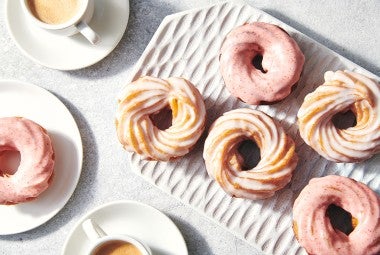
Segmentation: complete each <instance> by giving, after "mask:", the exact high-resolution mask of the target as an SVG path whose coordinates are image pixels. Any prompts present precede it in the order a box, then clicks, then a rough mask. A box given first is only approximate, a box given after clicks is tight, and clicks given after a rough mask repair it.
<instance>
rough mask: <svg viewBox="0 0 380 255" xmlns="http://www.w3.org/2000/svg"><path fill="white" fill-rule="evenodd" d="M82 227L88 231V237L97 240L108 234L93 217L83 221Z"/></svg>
mask: <svg viewBox="0 0 380 255" xmlns="http://www.w3.org/2000/svg"><path fill="white" fill-rule="evenodd" d="M82 228H83V230H84V232H85V233H86V235H87V237H88V239H90V240H91V241H95V240H96V239H98V238H101V237H103V236H106V235H107V234H106V232H104V230H103V229H102V228H101V227H100V226H99V225H98V224H96V223H95V222H94V221H93V220H92V219H87V220H85V221H84V222H83V223H82Z"/></svg>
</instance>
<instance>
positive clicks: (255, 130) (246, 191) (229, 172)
mask: <svg viewBox="0 0 380 255" xmlns="http://www.w3.org/2000/svg"><path fill="white" fill-rule="evenodd" d="M245 140H252V141H254V142H255V143H256V144H257V146H258V147H259V148H260V156H261V159H260V161H259V162H258V164H257V166H256V167H254V168H252V169H250V170H246V171H244V170H243V167H242V166H243V164H244V159H243V157H242V156H241V154H240V153H239V151H238V148H239V145H240V144H241V142H243V141H245ZM203 158H204V160H205V164H206V169H207V172H208V174H209V175H210V176H211V177H212V178H213V179H215V180H216V182H217V183H218V184H219V185H220V186H221V187H222V188H223V190H224V191H225V192H226V193H228V194H229V195H231V196H234V197H240V198H247V199H252V200H257V199H264V198H267V197H270V196H273V195H274V193H275V191H277V190H279V189H281V188H283V187H284V186H285V185H286V184H287V183H289V181H290V179H291V177H292V173H293V170H294V169H295V167H296V165H297V161H298V157H297V154H296V152H295V144H294V141H293V139H292V138H291V137H290V136H288V135H286V134H285V131H284V129H283V128H282V127H281V126H279V125H278V124H276V123H275V122H274V121H273V119H272V118H271V117H269V116H268V115H266V114H265V113H263V112H260V111H257V110H253V109H245V108H241V109H235V110H232V111H229V112H226V113H224V114H223V116H221V117H219V118H218V119H217V120H216V121H215V122H214V123H213V124H212V126H211V128H210V131H209V134H208V136H207V138H206V141H205V144H204V152H203Z"/></svg>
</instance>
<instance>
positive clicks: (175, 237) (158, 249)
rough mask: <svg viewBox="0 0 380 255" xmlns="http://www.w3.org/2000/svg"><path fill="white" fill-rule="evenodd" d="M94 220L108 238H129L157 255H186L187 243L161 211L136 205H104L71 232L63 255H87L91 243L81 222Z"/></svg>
mask: <svg viewBox="0 0 380 255" xmlns="http://www.w3.org/2000/svg"><path fill="white" fill-rule="evenodd" d="M89 218H91V219H93V220H94V221H95V222H96V223H98V225H99V226H100V227H101V228H102V229H103V230H104V231H105V232H106V233H107V234H127V235H130V236H133V237H135V238H136V239H138V240H141V241H142V242H144V243H145V244H147V245H148V246H149V247H150V248H151V250H152V253H153V254H154V255H178V254H180V255H187V254H188V253H187V248H186V243H185V241H184V239H183V237H182V234H181V232H180V231H179V230H178V228H177V227H176V225H175V224H174V223H173V222H172V221H171V220H170V219H169V218H168V217H167V216H166V215H165V214H163V213H162V212H160V211H159V210H157V209H155V208H153V207H151V206H149V205H146V204H142V203H139V202H135V201H126V200H124V201H115V202H111V203H108V204H105V205H101V206H99V207H97V208H95V209H94V210H93V211H91V212H89V213H88V214H87V215H85V216H84V217H83V218H82V219H80V220H79V222H78V223H77V225H76V226H75V227H74V229H73V230H72V231H71V232H70V234H69V236H68V238H67V240H66V242H65V244H64V247H63V251H62V255H72V254H86V253H85V251H86V250H87V249H88V248H89V244H90V241H89V240H88V239H87V237H86V235H85V233H84V231H83V230H82V222H83V221H85V220H86V219H89Z"/></svg>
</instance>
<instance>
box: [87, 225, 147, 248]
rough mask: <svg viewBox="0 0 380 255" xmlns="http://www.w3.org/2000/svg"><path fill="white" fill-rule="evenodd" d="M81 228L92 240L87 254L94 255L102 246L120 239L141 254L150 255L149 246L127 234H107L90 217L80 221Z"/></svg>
mask: <svg viewBox="0 0 380 255" xmlns="http://www.w3.org/2000/svg"><path fill="white" fill-rule="evenodd" d="M82 228H83V230H84V232H85V233H86V236H87V238H88V239H89V240H90V241H91V242H92V244H91V245H90V248H89V250H88V252H87V254H88V255H95V254H96V253H97V251H99V249H101V248H102V247H103V246H105V245H107V244H109V243H112V242H115V241H121V242H125V243H127V244H131V245H133V246H134V247H135V248H137V250H138V251H139V252H140V254H141V255H152V252H151V250H150V248H149V247H148V246H147V245H146V244H144V243H142V242H141V241H138V240H137V239H136V238H133V237H131V236H129V235H108V234H107V233H106V232H104V230H103V229H102V228H101V227H100V226H99V225H98V224H97V223H96V222H94V221H93V220H92V219H87V220H85V221H84V222H83V223H82Z"/></svg>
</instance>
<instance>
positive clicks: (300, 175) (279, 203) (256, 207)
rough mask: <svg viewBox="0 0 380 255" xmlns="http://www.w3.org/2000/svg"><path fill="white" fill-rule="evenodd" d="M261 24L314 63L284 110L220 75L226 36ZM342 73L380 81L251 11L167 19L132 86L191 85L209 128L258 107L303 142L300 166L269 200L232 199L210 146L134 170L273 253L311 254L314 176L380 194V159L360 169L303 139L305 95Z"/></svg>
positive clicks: (214, 10)
mask: <svg viewBox="0 0 380 255" xmlns="http://www.w3.org/2000/svg"><path fill="white" fill-rule="evenodd" d="M253 21H262V22H268V23H273V24H276V25H278V26H280V27H282V28H283V29H285V30H286V31H287V32H288V33H289V34H290V35H291V36H292V37H293V38H294V39H295V40H296V41H297V43H298V45H299V46H300V48H301V49H302V51H303V52H304V54H305V57H306V62H305V65H304V69H303V74H302V76H301V78H300V81H299V83H298V85H297V86H296V88H295V89H294V91H293V92H292V93H291V94H290V95H289V96H288V97H287V98H286V99H285V100H283V101H281V102H279V103H277V104H273V105H262V106H259V107H255V106H250V105H247V104H245V103H242V102H240V101H239V100H237V99H236V98H234V97H232V96H231V95H230V93H229V92H228V90H227V89H226V88H225V85H224V82H223V78H222V76H221V75H220V71H219V52H220V48H221V45H222V42H223V40H224V38H225V36H226V35H227V33H228V32H229V31H231V30H232V29H233V28H234V27H237V26H239V25H242V24H244V23H246V22H253ZM338 69H349V70H354V71H357V72H361V73H364V74H365V75H368V76H370V77H373V78H375V79H376V80H379V77H376V76H375V75H373V74H371V73H369V72H368V71H366V70H364V69H363V68H361V67H359V66H358V65H356V64H354V63H352V62H351V61H349V60H347V59H345V58H344V57H342V56H340V55H338V54H337V53H335V52H333V51H331V50H329V49H327V48H326V47H324V46H323V45H321V44H319V43H317V42H316V41H314V40H312V39H310V38H309V37H307V36H306V35H304V34H302V33H301V32H299V31H297V30H295V29H293V28H292V27H290V26H288V25H286V24H284V23H283V22H281V21H280V20H278V19H275V18H274V17H272V16H270V15H268V14H267V13H265V12H263V11H261V10H258V9H255V8H253V7H251V6H250V5H244V4H234V1H228V2H226V3H219V4H216V5H213V6H210V7H205V8H201V9H195V10H189V11H185V12H181V13H176V14H173V15H170V16H167V17H166V18H165V19H164V20H163V21H162V23H161V25H160V26H159V28H158V29H157V31H156V33H155V34H154V36H153V37H152V40H151V41H150V43H149V45H148V46H147V48H146V49H145V51H144V53H143V54H142V56H141V58H140V60H139V61H138V63H137V64H136V69H135V70H134V72H133V73H132V76H131V80H134V79H136V78H137V77H139V76H143V75H152V76H157V77H161V78H166V77H169V76H175V77H176V76H182V77H184V78H187V79H189V80H190V81H191V82H192V83H193V84H195V86H196V87H197V88H198V89H199V91H200V92H201V94H202V95H203V98H204V100H205V104H206V108H207V120H208V122H207V127H209V126H210V124H211V123H212V122H213V121H214V120H215V119H216V118H217V117H219V116H221V115H222V114H223V113H224V112H226V111H229V110H232V109H235V108H240V107H250V108H257V109H259V110H261V111H263V112H265V113H267V114H268V115H270V116H272V117H273V118H274V119H276V120H277V121H278V122H280V123H281V124H282V126H283V127H284V128H285V130H286V132H287V133H288V134H289V135H291V136H292V137H293V138H294V139H295V142H296V150H297V153H298V155H299V162H298V166H297V168H296V170H295V172H294V175H293V178H292V181H291V183H289V185H287V186H286V187H285V188H284V189H282V190H280V191H278V192H277V193H276V194H275V195H274V196H273V197H271V198H269V199H266V200H261V201H250V200H244V199H239V198H232V197H230V196H228V195H226V193H225V192H224V191H223V190H222V189H221V188H220V187H219V185H218V184H217V183H216V182H215V181H214V180H212V179H211V178H210V177H209V176H208V175H207V171H206V169H205V164H204V161H203V158H202V152H203V141H200V142H199V143H198V144H197V146H196V147H195V148H194V149H193V151H191V152H190V153H189V154H188V155H186V156H185V157H183V158H181V159H178V160H176V161H173V162H155V161H146V160H141V158H140V157H139V156H138V155H137V154H132V156H131V162H132V166H133V169H134V170H135V171H137V172H138V173H139V174H141V175H142V176H144V177H145V178H146V179H147V180H148V181H150V182H151V183H154V184H155V185H157V186H158V187H159V188H161V189H162V190H164V191H166V192H168V193H170V194H172V195H173V196H174V197H176V198H178V199H179V200H181V201H182V202H183V203H185V204H189V205H191V206H192V207H193V208H195V209H197V210H198V211H200V212H201V213H204V214H205V215H207V216H208V217H209V218H211V219H213V220H214V221H215V222H217V223H218V224H220V225H222V226H224V227H226V229H228V230H230V231H231V232H232V233H234V234H235V235H237V236H238V237H240V238H242V239H243V240H245V241H247V242H248V243H250V244H251V245H253V246H254V247H256V248H257V249H258V250H262V251H263V252H264V253H265V254H275V255H279V254H297V255H300V254H305V251H304V249H302V248H301V247H300V246H299V244H298V242H297V241H296V239H295V237H294V234H293V230H292V217H291V213H292V205H293V202H294V199H295V198H296V197H297V195H298V194H299V192H300V190H301V189H302V188H303V187H304V186H305V185H306V184H307V183H308V182H309V180H310V179H311V178H313V177H318V176H324V175H329V174H338V175H343V176H348V177H351V178H354V179H356V180H358V181H361V182H363V183H366V184H367V185H368V186H369V187H371V188H372V189H374V190H376V191H377V192H380V189H379V187H380V174H379V171H378V170H379V165H380V154H379V155H376V156H374V157H373V158H371V159H369V160H367V161H365V162H363V163H360V164H342V163H340V164H337V163H334V162H329V161H327V160H325V159H324V158H322V157H321V156H319V155H318V154H317V153H316V152H315V151H314V150H313V149H311V148H310V147H309V146H308V145H306V144H305V143H304V141H303V140H302V138H301V137H300V135H299V132H298V126H297V123H296V120H297V118H296V115H297V112H298V109H299V107H300V105H301V104H302V102H303V100H304V97H305V95H306V94H308V93H310V92H311V91H313V90H314V89H315V88H316V87H317V86H319V85H320V84H322V83H323V75H324V72H325V71H327V70H338ZM206 132H207V131H206Z"/></svg>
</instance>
